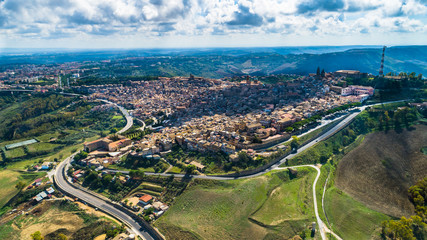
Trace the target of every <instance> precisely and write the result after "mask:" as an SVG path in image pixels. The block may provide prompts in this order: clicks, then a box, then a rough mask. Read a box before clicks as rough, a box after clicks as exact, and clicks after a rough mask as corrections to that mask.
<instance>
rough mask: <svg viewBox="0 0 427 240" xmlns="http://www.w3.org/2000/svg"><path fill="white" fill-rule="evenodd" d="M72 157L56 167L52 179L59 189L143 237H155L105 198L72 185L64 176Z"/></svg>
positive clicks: (149, 238)
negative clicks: (115, 219) (113, 218)
mask: <svg viewBox="0 0 427 240" xmlns="http://www.w3.org/2000/svg"><path fill="white" fill-rule="evenodd" d="M72 157H74V155H72V156H70V157H68V158H67V159H65V160H64V161H62V162H61V163H60V164H59V165H58V166H57V168H56V171H55V178H54V180H55V183H56V185H57V186H58V187H59V188H60V189H62V190H63V191H65V192H67V193H68V194H70V195H72V196H74V197H77V198H79V199H80V200H82V201H84V202H86V203H89V204H90V205H92V206H94V207H97V208H98V209H101V210H103V211H104V212H106V213H108V214H110V215H111V216H113V217H115V218H117V219H118V220H120V221H121V222H123V223H125V224H126V225H127V226H128V227H129V228H130V229H131V230H132V231H133V232H134V233H135V234H137V235H139V236H140V237H142V238H143V239H147V240H151V239H156V238H154V237H153V236H151V235H150V234H149V233H148V232H147V231H146V230H144V229H143V228H142V226H141V225H140V224H139V223H137V222H136V221H135V220H133V219H132V218H131V217H130V216H129V215H127V214H126V213H125V212H122V211H121V210H119V209H117V208H116V207H115V206H113V205H111V204H109V203H108V202H107V201H106V200H103V199H101V198H100V197H97V196H95V195H92V194H90V193H89V191H85V190H82V189H77V188H75V187H73V186H72V185H71V183H70V179H68V177H67V176H66V172H67V169H68V167H69V165H70V160H71V158H72Z"/></svg>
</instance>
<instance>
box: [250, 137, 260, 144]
mask: <svg viewBox="0 0 427 240" xmlns="http://www.w3.org/2000/svg"><path fill="white" fill-rule="evenodd" d="M252 143H262V140H261V138H259V137H258V136H255V137H254V138H253V139H252Z"/></svg>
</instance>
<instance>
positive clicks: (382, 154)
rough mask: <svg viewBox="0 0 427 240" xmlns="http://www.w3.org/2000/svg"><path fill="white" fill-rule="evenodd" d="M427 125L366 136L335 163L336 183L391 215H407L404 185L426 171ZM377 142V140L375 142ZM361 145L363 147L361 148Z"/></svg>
mask: <svg viewBox="0 0 427 240" xmlns="http://www.w3.org/2000/svg"><path fill="white" fill-rule="evenodd" d="M426 132H427V126H425V125H415V126H414V128H413V129H411V130H403V131H402V132H400V133H398V132H396V131H393V130H392V131H389V132H387V133H386V132H377V133H373V134H369V135H367V136H366V138H365V140H364V141H363V142H362V144H360V145H359V146H358V147H357V148H356V149H354V150H353V151H351V152H350V153H348V154H347V155H346V156H344V158H343V159H342V160H341V162H340V163H339V165H338V168H337V177H336V186H337V187H338V188H339V189H341V190H343V191H344V192H346V193H348V194H349V195H350V196H352V197H353V198H355V199H356V200H358V201H360V202H362V203H364V204H366V205H367V206H369V207H371V208H373V209H375V210H377V211H380V212H383V213H386V214H389V215H392V216H395V217H400V216H409V215H411V214H412V213H413V206H412V204H411V202H410V201H409V199H408V197H407V192H408V189H409V187H410V186H411V185H414V184H415V183H416V182H417V181H419V180H420V179H422V178H423V177H425V176H426V175H427V156H426V155H425V154H423V153H422V150H421V149H422V148H423V147H425V144H426V142H427V134H426ZM379 143H381V144H379ZM362 149H363V151H362Z"/></svg>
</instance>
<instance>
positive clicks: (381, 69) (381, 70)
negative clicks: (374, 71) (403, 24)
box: [379, 46, 387, 77]
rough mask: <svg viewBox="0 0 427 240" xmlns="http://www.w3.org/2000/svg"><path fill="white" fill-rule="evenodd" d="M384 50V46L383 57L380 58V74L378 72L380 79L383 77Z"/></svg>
mask: <svg viewBox="0 0 427 240" xmlns="http://www.w3.org/2000/svg"><path fill="white" fill-rule="evenodd" d="M386 48H387V47H386V46H384V47H383V55H382V57H381V67H380V72H379V76H380V77H384V53H385V49H386Z"/></svg>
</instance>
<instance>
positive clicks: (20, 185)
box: [15, 181, 27, 191]
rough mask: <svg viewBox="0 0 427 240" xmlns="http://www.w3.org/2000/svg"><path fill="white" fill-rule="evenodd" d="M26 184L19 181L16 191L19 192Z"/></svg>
mask: <svg viewBox="0 0 427 240" xmlns="http://www.w3.org/2000/svg"><path fill="white" fill-rule="evenodd" d="M26 185H27V184H26V183H25V182H24V181H19V182H18V183H17V184H16V185H15V188H16V189H18V190H19V191H21V190H22V189H23V188H24V187H25V186H26Z"/></svg>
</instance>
